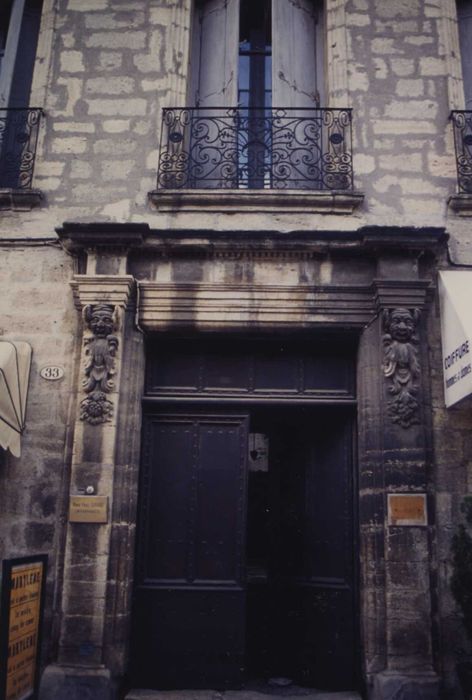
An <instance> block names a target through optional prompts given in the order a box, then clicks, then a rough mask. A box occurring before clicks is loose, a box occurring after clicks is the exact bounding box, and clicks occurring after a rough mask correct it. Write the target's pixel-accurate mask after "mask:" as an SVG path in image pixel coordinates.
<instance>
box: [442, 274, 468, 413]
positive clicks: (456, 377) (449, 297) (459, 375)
mask: <svg viewBox="0 0 472 700" xmlns="http://www.w3.org/2000/svg"><path fill="white" fill-rule="evenodd" d="M439 298H440V302H441V337H442V353H443V377H444V398H445V401H446V406H452V405H453V404H455V403H457V402H458V401H460V400H461V399H463V398H464V397H465V396H468V395H469V394H472V272H469V270H453V271H448V272H440V273H439Z"/></svg>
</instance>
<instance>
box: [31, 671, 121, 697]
mask: <svg viewBox="0 0 472 700" xmlns="http://www.w3.org/2000/svg"><path fill="white" fill-rule="evenodd" d="M59 698H67V700H84V698H87V700H112V698H113V684H112V681H111V676H110V672H109V671H108V670H107V669H104V668H99V669H91V668H88V669H81V668H80V667H77V666H74V667H70V668H68V667H67V666H48V667H47V668H46V669H45V671H44V673H43V675H42V678H41V685H40V690H39V700H59Z"/></svg>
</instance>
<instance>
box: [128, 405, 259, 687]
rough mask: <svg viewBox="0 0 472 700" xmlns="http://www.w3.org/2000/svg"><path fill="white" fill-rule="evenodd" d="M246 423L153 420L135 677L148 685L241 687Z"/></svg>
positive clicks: (146, 464) (177, 416) (233, 416)
mask: <svg viewBox="0 0 472 700" xmlns="http://www.w3.org/2000/svg"><path fill="white" fill-rule="evenodd" d="M247 434H248V417H247V416H246V415H244V414H240V413H236V412H235V413H227V414H220V413H215V414H207V413H197V412H195V413H156V414H152V415H147V416H146V418H145V428H144V442H145V451H144V459H143V465H142V474H141V495H140V513H139V523H140V524H139V533H138V541H139V545H138V565H137V582H136V585H135V608H134V617H133V623H134V635H133V675H134V677H135V679H136V681H135V682H136V683H137V684H138V685H139V686H141V687H152V688H186V687H187V688H198V687H200V688H212V687H234V686H237V685H239V684H240V683H241V680H242V677H243V672H244V653H245V619H246V613H245V588H244V549H245V513H246V502H245V501H246V457H247Z"/></svg>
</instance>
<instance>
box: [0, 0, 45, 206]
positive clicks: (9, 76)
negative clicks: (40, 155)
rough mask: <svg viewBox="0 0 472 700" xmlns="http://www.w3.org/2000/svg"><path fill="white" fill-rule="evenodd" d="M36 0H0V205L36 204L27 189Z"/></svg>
mask: <svg viewBox="0 0 472 700" xmlns="http://www.w3.org/2000/svg"><path fill="white" fill-rule="evenodd" d="M41 9H42V0H2V3H1V8H0V209H14V210H28V209H31V208H32V207H33V206H36V205H38V204H39V202H40V199H41V193H40V192H39V190H37V189H34V188H33V168H34V161H35V156H36V146H37V140H38V129H39V124H40V117H41V113H42V112H41V109H36V108H30V107H29V99H30V91H31V82H32V75H33V69H34V63H35V57H36V46H37V42H38V34H39V25H40V20H41Z"/></svg>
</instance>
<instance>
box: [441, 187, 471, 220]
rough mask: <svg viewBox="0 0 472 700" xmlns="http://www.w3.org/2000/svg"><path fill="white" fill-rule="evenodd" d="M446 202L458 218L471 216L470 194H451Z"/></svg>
mask: <svg viewBox="0 0 472 700" xmlns="http://www.w3.org/2000/svg"><path fill="white" fill-rule="evenodd" d="M447 201H448V204H449V206H450V207H451V209H452V210H453V211H455V212H456V214H459V216H472V194H467V193H463V194H453V195H451V196H450V197H449V199H448V200H447Z"/></svg>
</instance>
